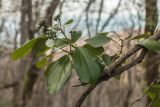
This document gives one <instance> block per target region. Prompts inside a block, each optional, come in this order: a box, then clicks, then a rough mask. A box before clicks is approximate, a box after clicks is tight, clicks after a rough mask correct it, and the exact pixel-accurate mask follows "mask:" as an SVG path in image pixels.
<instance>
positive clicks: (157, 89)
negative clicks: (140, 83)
mask: <svg viewBox="0 0 160 107" xmlns="http://www.w3.org/2000/svg"><path fill="white" fill-rule="evenodd" d="M149 88H150V89H149ZM148 89H149V92H148V93H147V95H148V96H149V97H150V98H151V99H152V100H154V99H155V98H156V97H157V95H158V94H159V93H160V84H154V85H153V86H152V87H150V86H148V87H146V88H145V91H148Z"/></svg>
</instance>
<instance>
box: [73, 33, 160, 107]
mask: <svg viewBox="0 0 160 107" xmlns="http://www.w3.org/2000/svg"><path fill="white" fill-rule="evenodd" d="M152 38H153V39H154V40H159V39H160V31H158V32H157V33H156V34H155V35H153V36H152ZM141 49H142V52H141V53H140V55H139V56H138V57H137V58H136V59H135V60H133V61H132V62H130V63H129V64H126V65H124V66H122V67H119V65H121V64H122V63H123V62H124V61H125V60H127V59H128V58H129V57H130V56H132V55H133V54H135V53H137V52H138V51H139V50H141ZM147 51H148V50H147V49H146V48H144V47H142V46H140V45H136V46H135V47H134V48H132V49H131V50H130V51H128V52H127V53H126V54H125V55H123V56H122V57H120V58H118V59H117V60H116V61H115V62H114V63H113V64H111V65H110V66H109V67H108V69H105V70H104V73H103V74H102V75H101V76H100V78H99V80H98V81H97V83H96V84H95V85H92V86H90V87H89V88H88V89H87V90H86V91H85V92H84V93H83V94H82V95H81V96H80V98H79V99H78V101H77V102H76V105H75V107H80V106H81V105H82V103H83V101H84V100H85V98H86V97H87V95H88V94H90V92H91V91H92V90H93V89H94V88H96V86H98V85H99V84H100V83H101V82H103V81H107V80H109V79H110V78H112V77H114V76H116V75H118V74H121V73H122V72H124V71H126V70H127V69H129V68H131V67H133V66H135V65H137V64H138V63H141V62H142V60H143V59H144V57H145V55H146V54H147Z"/></svg>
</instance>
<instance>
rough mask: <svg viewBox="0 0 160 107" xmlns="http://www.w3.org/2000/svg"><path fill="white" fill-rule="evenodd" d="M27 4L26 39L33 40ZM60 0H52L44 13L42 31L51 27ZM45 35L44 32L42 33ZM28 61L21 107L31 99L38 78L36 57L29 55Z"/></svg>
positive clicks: (30, 8)
mask: <svg viewBox="0 0 160 107" xmlns="http://www.w3.org/2000/svg"><path fill="white" fill-rule="evenodd" d="M26 1H27V2H28V9H27V12H28V19H29V22H28V32H27V33H28V34H29V35H28V37H29V39H32V38H34V32H33V31H34V27H33V26H35V25H32V24H33V21H32V20H33V18H32V14H33V13H32V1H31V0H26ZM59 2H60V0H52V1H51V3H50V6H49V7H48V8H47V11H46V15H45V25H46V26H45V27H44V29H47V27H49V26H50V25H52V16H53V14H54V12H55V9H56V7H57V5H58V4H59ZM44 33H45V31H44ZM29 59H30V65H29V69H28V70H27V72H26V75H25V77H24V87H23V92H22V93H23V94H22V97H23V104H22V105H23V107H26V105H27V102H28V101H29V99H31V95H32V91H33V87H34V85H35V83H36V80H37V78H38V73H39V71H40V70H39V69H38V68H36V66H35V63H34V62H35V59H36V55H35V54H34V53H31V54H30V56H29Z"/></svg>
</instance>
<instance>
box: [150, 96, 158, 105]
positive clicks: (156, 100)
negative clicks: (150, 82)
mask: <svg viewBox="0 0 160 107" xmlns="http://www.w3.org/2000/svg"><path fill="white" fill-rule="evenodd" d="M159 106H160V98H158V96H157V98H156V99H154V100H152V101H151V103H150V104H149V106H148V107H159Z"/></svg>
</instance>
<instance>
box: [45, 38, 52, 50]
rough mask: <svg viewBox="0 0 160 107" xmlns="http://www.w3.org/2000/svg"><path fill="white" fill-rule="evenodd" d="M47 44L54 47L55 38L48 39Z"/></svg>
mask: <svg viewBox="0 0 160 107" xmlns="http://www.w3.org/2000/svg"><path fill="white" fill-rule="evenodd" d="M46 46H47V47H49V48H53V46H54V40H53V39H48V40H47V41H46Z"/></svg>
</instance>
